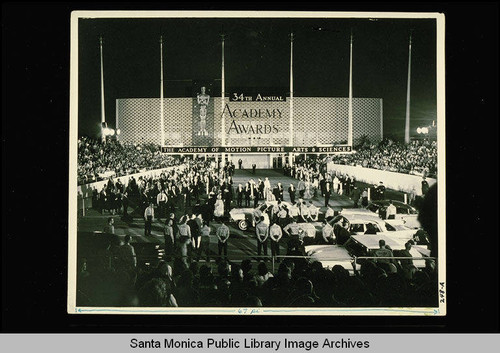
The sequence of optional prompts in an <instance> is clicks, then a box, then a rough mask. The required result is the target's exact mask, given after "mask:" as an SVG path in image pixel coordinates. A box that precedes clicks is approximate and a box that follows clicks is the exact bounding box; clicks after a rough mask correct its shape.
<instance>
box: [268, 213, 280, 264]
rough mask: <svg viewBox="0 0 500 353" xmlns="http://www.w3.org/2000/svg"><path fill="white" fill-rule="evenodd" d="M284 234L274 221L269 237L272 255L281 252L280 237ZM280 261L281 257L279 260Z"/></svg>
mask: <svg viewBox="0 0 500 353" xmlns="http://www.w3.org/2000/svg"><path fill="white" fill-rule="evenodd" d="M282 236H283V232H282V231H281V227H280V226H279V225H278V224H277V223H276V222H274V223H273V224H272V225H271V227H270V228H269V238H270V239H271V255H272V256H276V255H278V256H279V254H280V239H281V237H282ZM277 261H278V262H279V259H278V260H277Z"/></svg>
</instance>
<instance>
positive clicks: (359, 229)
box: [350, 223, 365, 233]
mask: <svg viewBox="0 0 500 353" xmlns="http://www.w3.org/2000/svg"><path fill="white" fill-rule="evenodd" d="M350 230H351V232H354V233H358V232H364V231H365V228H364V225H363V224H362V223H356V224H351V229H350Z"/></svg>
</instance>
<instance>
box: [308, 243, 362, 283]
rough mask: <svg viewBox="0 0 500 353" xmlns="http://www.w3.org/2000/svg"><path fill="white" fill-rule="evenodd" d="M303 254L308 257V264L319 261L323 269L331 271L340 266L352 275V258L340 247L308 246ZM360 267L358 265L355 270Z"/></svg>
mask: <svg viewBox="0 0 500 353" xmlns="http://www.w3.org/2000/svg"><path fill="white" fill-rule="evenodd" d="M304 249H305V253H306V255H307V256H310V258H309V262H311V263H312V262H316V261H319V262H321V264H322V265H323V267H324V268H327V269H332V268H333V267H334V266H335V265H341V266H342V267H344V268H345V269H346V270H348V271H349V274H350V275H351V276H352V275H354V267H353V266H354V257H353V256H351V254H349V251H347V249H346V248H345V247H343V246H341V245H309V246H306V247H305V248H304ZM360 268H361V266H360V265H359V264H358V265H357V268H356V270H359V269H360Z"/></svg>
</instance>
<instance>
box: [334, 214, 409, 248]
mask: <svg viewBox="0 0 500 353" xmlns="http://www.w3.org/2000/svg"><path fill="white" fill-rule="evenodd" d="M339 221H342V223H343V224H346V229H347V230H348V231H349V233H350V234H351V235H364V234H366V235H370V236H372V237H373V236H375V237H377V236H379V235H386V236H388V237H391V238H395V239H401V240H404V241H408V240H410V239H413V236H414V235H415V233H416V230H415V229H413V228H410V227H407V226H406V225H405V224H404V223H403V221H401V220H382V219H380V218H378V217H377V216H375V215H373V214H352V215H348V214H343V213H341V214H339V215H337V216H335V217H334V218H333V219H332V220H331V221H330V224H332V225H333V224H335V223H337V222H339Z"/></svg>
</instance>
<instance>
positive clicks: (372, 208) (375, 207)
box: [367, 203, 379, 212]
mask: <svg viewBox="0 0 500 353" xmlns="http://www.w3.org/2000/svg"><path fill="white" fill-rule="evenodd" d="M367 209H369V210H370V211H372V212H377V211H378V209H379V206H378V205H375V204H374V203H372V204H370V205H368V207H367Z"/></svg>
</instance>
